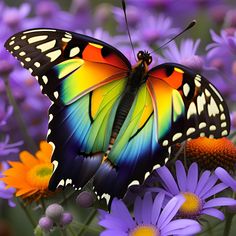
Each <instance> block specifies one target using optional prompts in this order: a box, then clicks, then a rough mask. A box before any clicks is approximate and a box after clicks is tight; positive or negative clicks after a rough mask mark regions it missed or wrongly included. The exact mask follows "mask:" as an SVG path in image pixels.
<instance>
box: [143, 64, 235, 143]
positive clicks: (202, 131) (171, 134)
mask: <svg viewBox="0 0 236 236" xmlns="http://www.w3.org/2000/svg"><path fill="white" fill-rule="evenodd" d="M148 76H149V77H148V81H147V84H148V88H149V92H150V94H151V96H152V101H153V106H154V110H155V112H154V114H155V121H156V124H157V126H156V128H157V137H156V138H157V140H158V141H159V143H160V144H162V145H163V146H170V145H172V144H174V143H177V142H178V143H179V142H182V141H184V140H186V139H188V138H197V137H199V136H206V137H210V138H220V137H222V136H226V135H228V134H229V130H230V116H229V111H228V108H227V105H226V103H225V101H224V99H223V98H222V96H221V95H220V93H219V91H218V90H217V89H216V88H215V87H214V86H213V85H212V84H211V83H210V82H208V81H207V80H206V79H205V78H204V77H203V76H201V75H199V74H195V73H194V72H193V71H191V70H190V69H188V68H186V67H184V66H182V65H178V64H170V63H166V64H162V65H160V66H157V67H155V68H153V69H151V70H150V71H149V73H148Z"/></svg>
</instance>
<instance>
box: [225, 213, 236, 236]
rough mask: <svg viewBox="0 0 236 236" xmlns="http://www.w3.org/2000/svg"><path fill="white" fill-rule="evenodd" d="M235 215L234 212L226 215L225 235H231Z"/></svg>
mask: <svg viewBox="0 0 236 236" xmlns="http://www.w3.org/2000/svg"><path fill="white" fill-rule="evenodd" d="M233 216H234V214H232V213H228V214H227V215H226V216H225V228H224V233H223V236H229V233H230V228H231V224H232V220H233Z"/></svg>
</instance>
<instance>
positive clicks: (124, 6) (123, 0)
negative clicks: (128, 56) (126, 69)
mask: <svg viewBox="0 0 236 236" xmlns="http://www.w3.org/2000/svg"><path fill="white" fill-rule="evenodd" d="M122 8H123V11H124V15H125V24H126V29H127V32H128V36H129V41H130V44H131V47H132V50H133V54H134V58H135V59H136V55H135V52H134V45H133V42H132V40H131V36H130V31H129V24H128V20H127V15H126V4H125V0H122Z"/></svg>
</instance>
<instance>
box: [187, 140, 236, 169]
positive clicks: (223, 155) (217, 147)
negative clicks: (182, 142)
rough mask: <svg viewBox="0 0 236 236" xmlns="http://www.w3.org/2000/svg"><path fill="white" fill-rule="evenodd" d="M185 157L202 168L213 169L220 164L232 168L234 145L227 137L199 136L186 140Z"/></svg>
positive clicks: (233, 166)
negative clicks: (211, 137)
mask: <svg viewBox="0 0 236 236" xmlns="http://www.w3.org/2000/svg"><path fill="white" fill-rule="evenodd" d="M186 157H187V159H190V160H191V161H192V162H194V161H196V162H197V163H198V164H199V165H200V166H201V167H202V168H204V169H210V170H213V169H215V168H216V167H218V166H222V167H224V168H225V169H227V170H234V168H235V164H236V147H235V145H234V144H233V143H232V142H231V141H230V140H229V139H228V138H219V139H210V138H206V137H200V138H197V139H192V140H190V141H187V145H186Z"/></svg>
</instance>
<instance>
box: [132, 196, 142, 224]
mask: <svg viewBox="0 0 236 236" xmlns="http://www.w3.org/2000/svg"><path fill="white" fill-rule="evenodd" d="M134 218H135V221H136V222H137V223H138V224H141V223H142V220H143V219H142V199H141V197H139V196H137V197H136V199H135V202H134Z"/></svg>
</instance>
